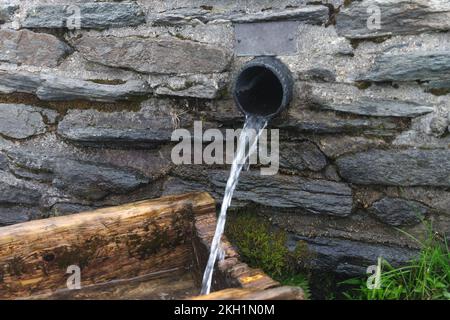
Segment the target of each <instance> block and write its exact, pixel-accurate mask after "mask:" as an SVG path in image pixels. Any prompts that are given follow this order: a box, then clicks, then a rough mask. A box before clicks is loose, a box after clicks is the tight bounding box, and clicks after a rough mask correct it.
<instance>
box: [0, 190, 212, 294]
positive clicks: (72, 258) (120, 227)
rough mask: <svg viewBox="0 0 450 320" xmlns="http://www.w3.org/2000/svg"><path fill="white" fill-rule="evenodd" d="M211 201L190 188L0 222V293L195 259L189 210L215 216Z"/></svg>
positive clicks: (125, 275)
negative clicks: (77, 271)
mask: <svg viewBox="0 0 450 320" xmlns="http://www.w3.org/2000/svg"><path fill="white" fill-rule="evenodd" d="M215 210H216V208H215V202H214V199H213V198H212V197H211V196H209V195H208V194H207V193H190V194H186V195H179V196H169V197H164V198H160V199H155V200H148V201H140V202H136V203H131V204H127V205H123V206H117V207H111V208H105V209H100V210H95V211H91V212H85V213H80V214H74V215H69V216H62V217H55V218H49V219H43V220H35V221H31V222H26V223H22V224H16V225H12V226H8V227H3V228H0V298H1V299H8V298H24V297H30V296H33V295H42V294H44V295H45V294H48V293H50V292H54V291H56V290H60V289H64V288H66V281H67V278H68V276H69V275H68V274H66V271H67V268H68V267H69V266H71V265H76V266H79V267H80V268H81V282H82V285H83V286H90V285H95V284H102V283H108V282H110V281H117V280H120V279H131V278H136V277H139V276H143V275H146V274H152V273H157V272H161V271H164V270H169V269H176V268H187V267H188V266H189V265H190V264H191V263H192V255H193V252H192V245H191V240H192V237H193V233H194V232H195V230H194V229H195V225H194V224H195V219H193V217H194V216H202V215H208V216H213V217H214V216H215V212H216V211H215Z"/></svg>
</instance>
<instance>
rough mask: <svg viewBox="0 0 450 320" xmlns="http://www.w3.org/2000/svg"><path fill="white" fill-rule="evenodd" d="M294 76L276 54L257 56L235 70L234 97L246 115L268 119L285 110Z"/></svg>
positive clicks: (290, 96)
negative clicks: (272, 55)
mask: <svg viewBox="0 0 450 320" xmlns="http://www.w3.org/2000/svg"><path fill="white" fill-rule="evenodd" d="M293 83H294V81H293V79H292V75H291V72H290V71H289V69H288V67H287V66H286V65H285V64H283V63H282V62H281V61H280V60H278V59H277V58H275V57H258V58H255V59H253V60H251V61H249V62H248V63H246V64H245V65H244V66H243V67H242V69H241V70H240V71H239V73H238V74H237V76H236V78H235V81H234V85H233V98H234V101H235V103H236V106H237V107H238V109H239V110H240V111H241V112H243V113H244V114H245V115H258V116H264V117H266V118H268V119H269V120H270V119H271V118H273V117H275V116H276V115H278V114H279V113H280V112H282V111H283V110H285V109H286V108H287V107H288V105H289V103H290V102H291V100H292V91H293Z"/></svg>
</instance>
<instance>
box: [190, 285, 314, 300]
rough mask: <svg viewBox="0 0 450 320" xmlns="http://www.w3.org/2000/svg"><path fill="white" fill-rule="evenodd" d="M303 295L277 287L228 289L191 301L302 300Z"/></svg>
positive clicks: (296, 288) (286, 288) (292, 288)
mask: <svg viewBox="0 0 450 320" xmlns="http://www.w3.org/2000/svg"><path fill="white" fill-rule="evenodd" d="M304 299H305V294H304V292H303V290H302V289H301V288H298V287H288V286H285V287H277V288H272V289H267V290H255V289H237V288H230V289H224V290H220V291H216V292H213V293H210V294H209V295H205V296H198V297H194V298H192V300H304Z"/></svg>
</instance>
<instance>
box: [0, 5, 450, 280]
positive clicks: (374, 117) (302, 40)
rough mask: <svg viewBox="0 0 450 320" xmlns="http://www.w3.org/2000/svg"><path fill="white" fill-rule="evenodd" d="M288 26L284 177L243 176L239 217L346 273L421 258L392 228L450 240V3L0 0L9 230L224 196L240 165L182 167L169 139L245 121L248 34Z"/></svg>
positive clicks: (0, 189)
mask: <svg viewBox="0 0 450 320" xmlns="http://www.w3.org/2000/svg"><path fill="white" fill-rule="evenodd" d="M70 4H72V5H73V4H75V5H76V8H78V9H79V10H80V12H81V16H82V20H81V25H80V26H81V29H80V30H74V31H71V30H68V29H67V28H66V26H67V24H68V22H69V21H70V17H71V16H70V13H71V12H72V11H71V10H72V9H73V8H72V7H70V6H69V5H70ZM374 4H375V5H377V6H378V7H379V8H380V10H381V11H380V12H381V26H380V28H377V29H368V28H367V19H368V17H369V14H368V13H367V8H368V7H370V6H371V5H374ZM284 20H291V21H299V30H298V33H297V36H296V39H294V40H295V41H297V44H298V52H297V54H296V55H294V56H280V57H279V58H280V59H281V60H282V61H283V62H285V63H286V64H287V65H288V66H289V68H290V69H291V70H292V72H293V75H294V78H295V97H294V100H293V103H292V104H291V107H290V108H289V110H288V111H287V112H285V113H284V114H282V115H281V116H280V117H279V118H277V119H276V120H275V121H274V122H273V123H272V124H271V127H273V128H279V129H280V134H281V139H282V141H281V170H280V173H279V174H278V175H276V176H273V177H272V176H260V175H259V171H256V170H255V171H250V172H246V173H244V174H243V176H242V179H241V181H240V184H239V187H238V190H237V192H236V195H235V200H234V202H233V203H234V205H235V207H236V206H240V207H249V208H251V210H257V211H258V212H260V213H262V214H265V215H268V216H269V217H270V218H271V220H272V222H273V223H274V224H275V225H277V226H279V227H282V228H285V229H286V230H288V231H289V234H290V243H294V242H295V241H297V240H305V241H306V242H308V244H309V247H310V249H311V250H313V251H314V252H315V255H314V256H315V259H314V265H315V266H316V267H318V268H321V269H325V270H332V271H337V272H340V273H345V274H355V273H361V272H364V270H365V268H366V267H367V266H368V265H370V264H373V263H374V262H375V261H376V258H377V257H378V256H379V255H382V256H384V257H385V258H387V259H389V260H390V261H391V262H393V263H401V262H404V261H405V260H407V259H409V258H410V257H411V256H413V255H414V254H415V253H416V252H417V251H416V250H417V248H418V246H417V244H416V243H415V242H414V241H411V240H410V239H409V238H408V237H406V236H404V235H402V234H401V233H399V232H398V231H397V229H396V228H402V229H403V230H406V231H408V232H410V233H412V234H414V235H419V234H421V233H423V230H424V227H423V225H422V224H421V223H420V219H419V216H422V217H426V218H427V219H429V220H431V221H433V223H434V227H435V229H436V230H437V231H438V232H447V233H448V232H450V216H449V214H450V151H449V147H450V134H449V118H450V114H449V111H450V95H449V93H450V32H449V31H450V22H449V21H450V2H449V1H448V0H433V1H427V0H412V1H411V0H408V1H406V0H363V1H343V0H342V1H340V0H334V1H326V0H322V1H306V0H304V1H302V0H276V1H266V0H261V1H256V0H254V1H250V0H247V1H245V0H236V1H223V0H209V1H204V0H178V1H175V0H165V1H164V0H137V1H94V0H77V1H70V2H69V1H64V0H27V1H15V0H3V1H2V2H1V4H0V176H1V179H0V224H1V225H8V224H14V223H19V222H23V221H27V220H30V219H38V218H42V217H47V216H53V215H62V214H69V213H73V212H78V211H82V210H86V209H90V208H95V207H102V206H109V205H115V204H120V203H124V202H130V201H134V200H138V199H144V198H152V197H159V196H161V195H165V194H172V193H178V192H186V191H190V190H207V191H209V192H211V194H213V195H214V196H215V197H216V199H217V200H218V201H221V197H222V193H223V191H224V184H225V181H226V178H227V175H228V168H227V167H221V166H207V165H191V166H189V165H185V166H175V165H173V164H172V162H171V159H170V152H171V149H172V147H173V145H174V144H173V142H171V141H170V138H171V133H172V130H173V129H174V128H175V127H182V128H188V129H189V128H191V127H192V125H193V121H195V120H202V121H203V124H204V126H205V127H215V128H238V127H240V126H242V120H243V119H242V116H241V115H240V114H239V113H238V112H237V111H236V110H235V107H234V104H233V101H232V100H231V96H230V82H231V79H232V76H233V74H234V72H235V71H236V70H237V69H238V68H239V67H240V66H241V65H242V64H243V63H245V62H246V61H248V60H249V59H251V57H237V56H236V55H235V54H234V25H235V24H237V23H252V22H264V21H284ZM248 210H250V209H248Z"/></svg>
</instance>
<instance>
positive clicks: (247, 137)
mask: <svg viewBox="0 0 450 320" xmlns="http://www.w3.org/2000/svg"><path fill="white" fill-rule="evenodd" d="M266 125H267V119H266V118H265V117H261V116H252V115H249V116H247V117H246V119H245V124H244V127H243V128H242V131H241V134H240V136H239V141H238V145H237V150H236V154H235V157H234V159H233V163H232V165H231V171H230V176H229V177H228V180H227V185H226V188H225V194H224V197H223V201H222V207H221V208H220V214H219V218H218V220H217V226H216V232H215V234H214V238H213V241H212V244H211V252H210V254H209V259H208V263H207V265H206V269H205V273H204V274H203V281H202V290H201V294H209V292H210V290H211V281H212V276H213V272H214V265H215V263H216V260H217V256H218V254H219V251H220V240H221V239H222V234H223V232H224V229H225V221H226V217H227V209H228V207H229V206H230V204H231V198H232V197H233V193H234V190H235V189H236V186H237V183H238V180H239V175H240V173H241V171H242V169H243V168H244V166H245V165H246V163H247V161H248V160H249V157H250V156H251V155H252V153H253V152H255V150H256V147H257V142H258V139H259V136H260V135H261V132H262V131H263V129H264V128H265V127H266ZM222 255H223V253H221V256H222ZM222 258H223V256H222Z"/></svg>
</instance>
